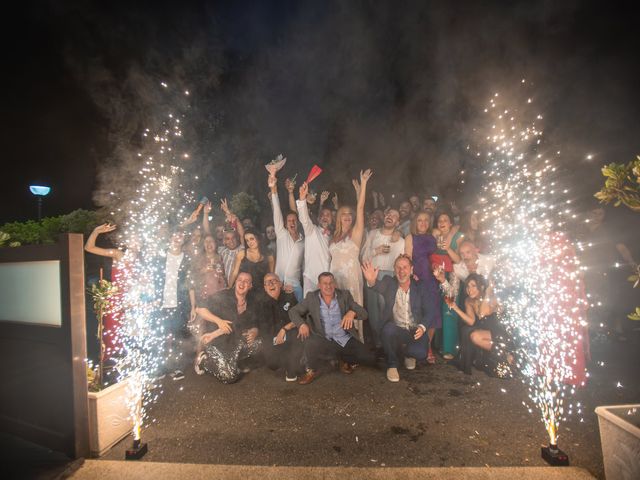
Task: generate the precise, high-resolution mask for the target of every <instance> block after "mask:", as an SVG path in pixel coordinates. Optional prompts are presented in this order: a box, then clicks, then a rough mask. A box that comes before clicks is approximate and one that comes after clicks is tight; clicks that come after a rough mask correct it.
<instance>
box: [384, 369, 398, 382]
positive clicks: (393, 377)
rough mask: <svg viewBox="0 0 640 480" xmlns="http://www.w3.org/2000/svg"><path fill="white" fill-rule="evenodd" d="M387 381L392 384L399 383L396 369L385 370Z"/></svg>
mask: <svg viewBox="0 0 640 480" xmlns="http://www.w3.org/2000/svg"><path fill="white" fill-rule="evenodd" d="M387 380H389V381H390V382H394V383H395V382H399V381H400V375H399V374H398V369H397V368H387Z"/></svg>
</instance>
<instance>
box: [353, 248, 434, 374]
mask: <svg viewBox="0 0 640 480" xmlns="http://www.w3.org/2000/svg"><path fill="white" fill-rule="evenodd" d="M362 272H363V274H364V277H365V279H366V281H367V285H368V286H369V287H370V288H373V289H374V290H376V291H377V292H378V293H380V294H381V295H382V296H383V297H384V301H385V304H384V313H383V316H382V318H383V321H384V327H383V328H382V333H381V337H382V345H383V346H384V354H385V357H386V361H387V380H389V381H390V382H398V381H400V375H399V374H398V365H399V360H398V352H399V350H400V349H401V348H402V347H405V353H404V365H405V368H406V369H407V370H414V369H415V368H416V359H423V358H426V356H427V351H428V350H429V338H428V336H427V335H426V334H425V333H426V331H427V329H428V328H430V327H431V326H432V325H433V324H434V321H435V312H436V309H437V308H439V305H437V304H435V302H434V301H433V300H432V297H431V296H430V295H428V293H427V290H426V289H425V288H422V286H421V285H420V282H419V281H416V280H414V279H413V263H412V262H411V258H409V256H408V255H404V254H402V255H400V256H399V257H398V258H396V261H395V262H394V272H395V276H393V277H384V278H383V279H382V280H381V281H379V282H378V280H377V279H378V269H377V268H374V267H373V265H372V264H371V262H365V263H364V264H363V265H362Z"/></svg>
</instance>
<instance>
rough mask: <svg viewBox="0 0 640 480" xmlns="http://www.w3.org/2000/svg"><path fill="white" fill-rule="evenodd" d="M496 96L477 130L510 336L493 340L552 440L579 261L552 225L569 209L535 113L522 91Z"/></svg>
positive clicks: (577, 308) (486, 221)
mask: <svg viewBox="0 0 640 480" xmlns="http://www.w3.org/2000/svg"><path fill="white" fill-rule="evenodd" d="M497 96H498V95H497V94H495V95H494V97H493V98H492V99H491V101H490V104H491V108H490V109H489V108H487V109H485V113H488V115H489V118H487V119H486V125H487V128H486V130H487V131H489V132H490V134H489V135H488V136H487V135H486V133H485V134H484V135H482V133H481V136H480V138H486V139H487V140H486V142H483V146H482V148H481V150H485V151H486V152H487V158H491V161H490V162H488V163H487V164H486V169H485V171H484V172H483V175H484V176H485V179H484V186H483V190H482V192H481V197H482V198H481V201H480V203H481V204H482V212H483V218H482V222H483V225H485V226H486V227H487V228H486V234H487V235H488V237H489V238H491V239H492V241H493V251H492V253H493V254H494V256H495V257H496V271H495V272H494V281H495V291H496V295H497V297H498V301H499V303H500V305H501V307H502V308H501V310H500V312H499V318H500V321H501V323H502V324H503V325H504V326H505V328H506V330H507V332H508V333H509V335H510V336H511V337H512V339H513V344H512V345H510V342H509V341H508V339H502V338H498V339H496V340H495V341H496V343H497V345H498V350H499V351H501V353H502V356H503V358H506V357H507V353H508V352H512V353H514V354H515V361H516V365H517V367H518V369H519V370H520V372H521V373H522V375H521V378H522V380H523V382H524V383H525V384H526V385H527V386H528V392H529V399H530V400H531V402H532V403H533V404H535V405H536V406H537V408H538V410H539V412H540V413H541V416H542V421H543V422H544V424H545V427H546V429H547V432H548V434H549V439H550V442H551V443H552V444H557V437H558V427H559V425H560V423H561V421H563V420H564V419H565V418H566V415H568V414H569V413H570V412H571V411H572V410H571V409H570V408H569V409H567V411H565V408H564V404H565V400H566V398H567V397H568V395H570V394H573V389H571V390H569V389H568V386H569V385H570V384H571V383H577V382H578V381H577V380H576V374H575V373H574V370H573V367H574V362H575V358H576V343H577V342H575V341H574V340H575V339H579V338H580V329H581V328H582V327H581V326H582V325H583V323H584V319H583V315H584V312H585V311H586V307H587V304H586V301H585V300H584V299H583V294H582V284H581V283H580V282H581V280H580V276H579V274H580V272H581V270H582V268H581V266H580V263H579V261H578V259H577V257H576V254H575V250H574V246H573V245H572V243H571V242H570V241H569V239H568V237H567V236H566V235H565V234H564V232H562V231H560V230H559V228H560V227H562V226H563V225H564V224H565V222H564V221H563V220H562V219H563V217H566V216H568V215H570V214H571V211H570V210H568V209H566V208H564V207H563V205H566V204H567V203H570V202H569V201H567V200H566V199H563V198H561V197H560V195H566V194H567V193H568V190H567V189H559V188H549V187H556V179H555V178H554V176H555V172H556V167H555V166H554V165H553V164H552V163H551V161H550V160H549V158H548V157H550V156H549V155H548V154H547V153H546V152H544V151H543V150H542V149H543V148H544V145H543V143H542V128H541V126H540V125H539V121H540V120H542V115H540V114H536V113H533V112H531V111H530V110H529V109H530V108H531V107H530V105H531V101H530V99H526V97H525V99H523V102H522V107H521V108H511V107H508V108H500V106H499V105H498V102H499V100H498V99H497V98H496V97H497ZM502 100H504V99H501V101H502ZM496 111H509V112H511V113H512V115H511V116H509V117H505V116H500V115H499V114H496ZM500 117H501V118H500ZM496 131H497V132H501V134H500V135H496V134H495V133H494V132H496ZM480 132H482V130H481V129H480ZM506 132H509V133H506ZM489 153H490V154H491V155H489ZM559 154H560V151H557V152H556V155H559ZM560 192H562V193H560ZM529 410H530V411H531V409H529Z"/></svg>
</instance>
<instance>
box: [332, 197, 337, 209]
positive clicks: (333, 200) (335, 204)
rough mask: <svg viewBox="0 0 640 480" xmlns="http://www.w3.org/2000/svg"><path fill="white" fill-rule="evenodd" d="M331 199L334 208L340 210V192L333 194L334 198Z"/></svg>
mask: <svg viewBox="0 0 640 480" xmlns="http://www.w3.org/2000/svg"><path fill="white" fill-rule="evenodd" d="M331 201H332V202H333V208H335V209H336V210H338V194H337V193H334V194H333V198H332V199H331Z"/></svg>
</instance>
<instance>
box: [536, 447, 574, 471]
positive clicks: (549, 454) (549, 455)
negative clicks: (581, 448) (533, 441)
mask: <svg viewBox="0 0 640 480" xmlns="http://www.w3.org/2000/svg"><path fill="white" fill-rule="evenodd" d="M540 450H541V455H542V459H543V460H544V461H545V462H547V463H548V464H549V465H552V466H554V467H568V466H569V456H568V455H567V454H566V453H564V452H563V451H562V450H560V449H559V448H558V446H557V445H549V446H548V447H542V448H541V449H540Z"/></svg>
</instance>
